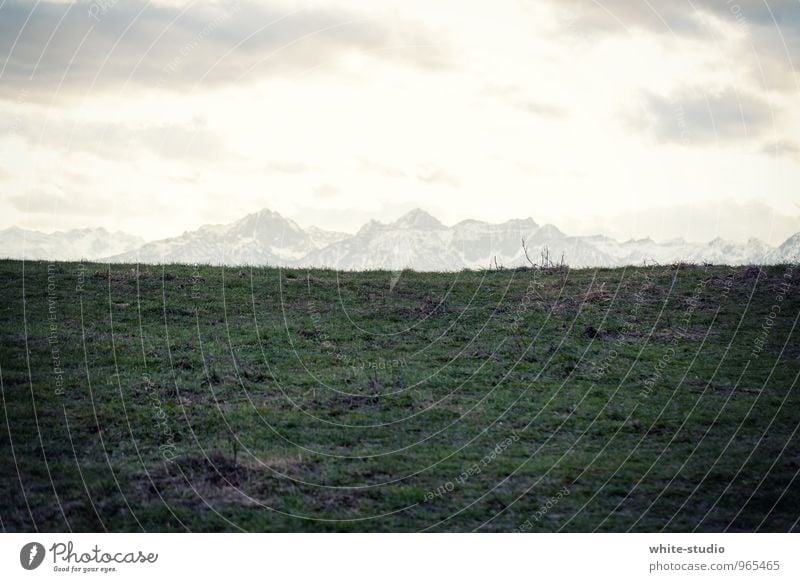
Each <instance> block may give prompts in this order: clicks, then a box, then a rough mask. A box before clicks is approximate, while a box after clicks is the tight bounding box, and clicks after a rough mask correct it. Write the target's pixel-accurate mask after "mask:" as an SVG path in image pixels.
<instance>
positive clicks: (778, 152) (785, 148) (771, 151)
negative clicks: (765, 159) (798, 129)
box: [761, 141, 800, 160]
mask: <svg viewBox="0 0 800 582" xmlns="http://www.w3.org/2000/svg"><path fill="white" fill-rule="evenodd" d="M761 152H762V153H764V154H767V155H771V156H776V157H787V158H790V159H793V160H800V145H798V144H797V143H795V142H791V141H773V142H768V143H765V144H764V146H763V147H762V148H761Z"/></svg>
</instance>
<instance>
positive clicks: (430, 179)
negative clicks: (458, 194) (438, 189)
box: [417, 164, 459, 188]
mask: <svg viewBox="0 0 800 582" xmlns="http://www.w3.org/2000/svg"><path fill="white" fill-rule="evenodd" d="M417 180H420V181H421V182H425V183H426V184H444V185H446V186H452V187H453V188H455V187H457V186H458V184H459V182H458V179H457V178H455V177H454V176H451V175H450V174H448V173H447V172H445V171H444V170H442V169H441V168H439V167H436V166H434V165H431V164H423V165H421V166H419V167H418V168H417Z"/></svg>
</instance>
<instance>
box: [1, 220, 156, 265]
mask: <svg viewBox="0 0 800 582" xmlns="http://www.w3.org/2000/svg"><path fill="white" fill-rule="evenodd" d="M142 244H144V239H142V238H140V237H138V236H133V235H130V234H127V233H124V232H108V231H107V230H106V229H104V228H79V229H74V230H68V231H56V232H53V233H50V234H48V233H44V232H38V231H35V230H26V229H22V228H17V227H16V226H12V227H11V228H7V229H5V230H0V257H5V258H9V259H25V260H28V261H32V260H52V261H78V260H81V259H86V260H95V259H99V258H101V257H105V256H108V255H111V254H117V253H123V252H126V251H130V250H132V249H135V248H137V247H139V246H141V245H142Z"/></svg>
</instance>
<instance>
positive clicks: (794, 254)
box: [767, 232, 800, 264]
mask: <svg viewBox="0 0 800 582" xmlns="http://www.w3.org/2000/svg"><path fill="white" fill-rule="evenodd" d="M799 261H800V232H798V233H797V234H795V235H793V236H790V237H789V238H788V239H786V241H785V242H783V244H781V245H780V246H779V247H778V248H777V249H775V250H773V251H772V252H770V253H769V255H768V257H767V262H769V263H774V264H778V263H797V262H799Z"/></svg>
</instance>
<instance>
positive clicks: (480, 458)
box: [0, 260, 800, 532]
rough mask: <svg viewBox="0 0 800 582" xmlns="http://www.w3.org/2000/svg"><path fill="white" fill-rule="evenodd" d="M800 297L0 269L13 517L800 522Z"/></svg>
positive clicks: (299, 525) (760, 286)
mask: <svg viewBox="0 0 800 582" xmlns="http://www.w3.org/2000/svg"><path fill="white" fill-rule="evenodd" d="M799 290H800V270H798V269H797V268H796V267H791V266H788V265H784V266H770V267H764V268H761V269H760V268H757V267H726V266H697V265H685V264H679V265H667V266H658V265H653V266H642V267H636V268H624V269H599V270H590V269H587V270H568V269H547V270H537V271H533V270H529V269H516V270H502V269H500V270H486V271H465V272H459V273H416V272H411V271H404V272H402V273H390V272H385V271H384V272H382V271H370V272H358V273H351V272H337V271H333V270H301V269H298V270H291V269H290V270H286V269H277V268H252V269H251V268H249V267H247V268H230V267H227V268H221V267H211V266H199V267H193V266H187V265H166V266H143V265H142V266H139V267H138V268H137V267H136V266H135V265H111V266H109V265H105V264H96V263H54V264H48V263H46V262H26V263H22V262H20V261H10V260H5V261H0V293H1V294H2V299H1V300H0V380H1V381H2V407H3V416H2V424H3V426H2V427H0V475H2V480H0V527H2V530H4V531H11V532H15V531H105V530H108V531H186V530H190V531H404V532H405V531H434V532H441V531H475V530H477V531H503V532H512V531H532V532H536V531H580V532H586V531H712V532H717V531H791V530H795V531H796V530H798V529H800V525H799V524H798V518H800V479H799V478H798V471H800V435H798V426H799V425H800V390H798V384H797V380H798V373H799V372H800V341H798V331H797V329H796V326H797V323H798V316H799V315H800V297H799V296H798V291H799Z"/></svg>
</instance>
